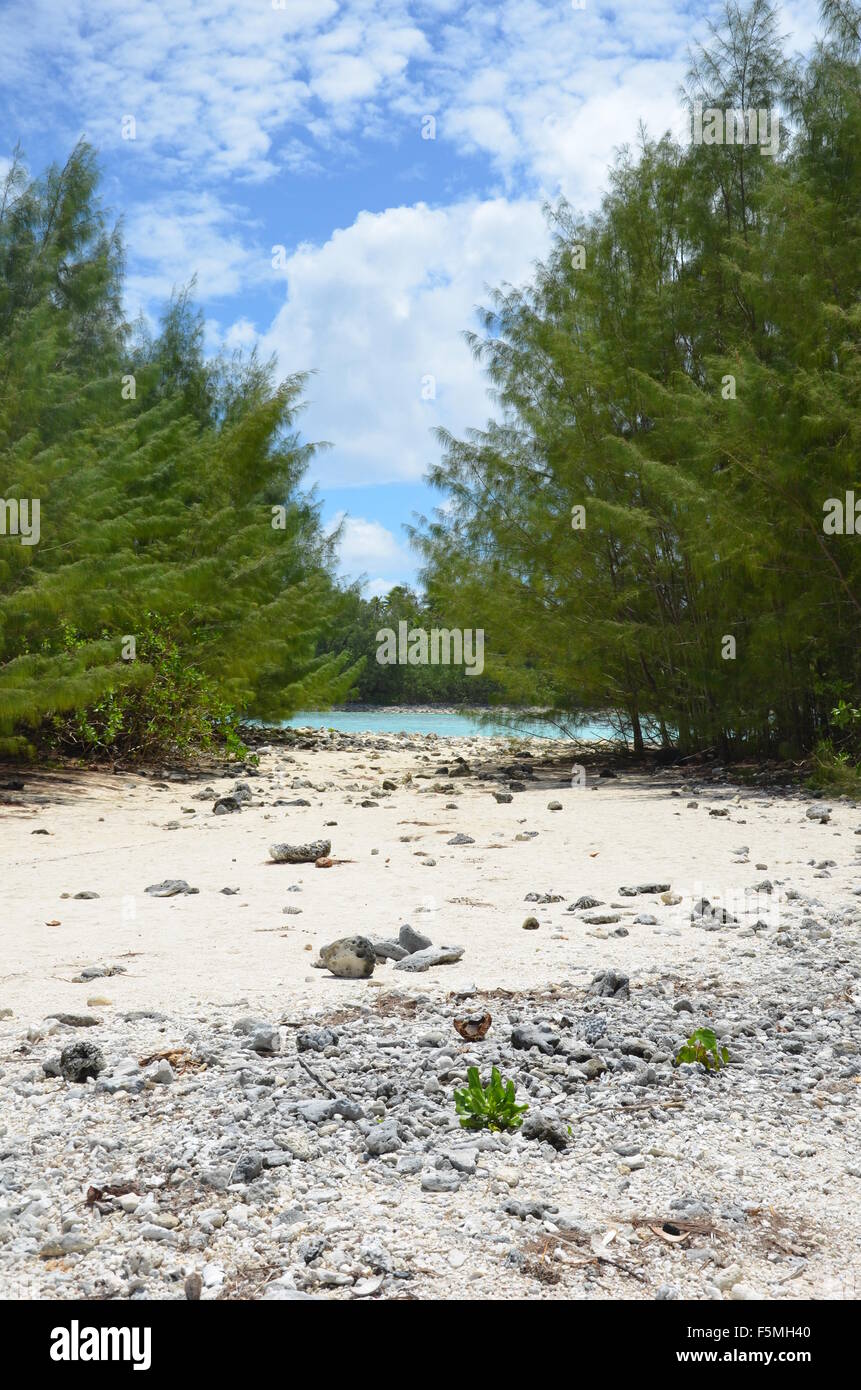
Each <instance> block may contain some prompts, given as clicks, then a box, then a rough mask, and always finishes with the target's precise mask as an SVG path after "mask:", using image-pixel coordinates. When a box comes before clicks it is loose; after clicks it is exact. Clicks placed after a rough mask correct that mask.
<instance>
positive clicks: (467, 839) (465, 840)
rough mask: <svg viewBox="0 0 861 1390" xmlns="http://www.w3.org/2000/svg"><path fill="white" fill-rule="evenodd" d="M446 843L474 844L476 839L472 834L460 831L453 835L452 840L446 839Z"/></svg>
mask: <svg viewBox="0 0 861 1390" xmlns="http://www.w3.org/2000/svg"><path fill="white" fill-rule="evenodd" d="M446 844H447V845H474V844H475V840H474V839H473V838H472V836H471V835H462V834H461V833H460V832H458V834H457V835H454V836H452V838H451V839H450V840H446Z"/></svg>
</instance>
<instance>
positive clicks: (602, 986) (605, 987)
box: [589, 970, 629, 999]
mask: <svg viewBox="0 0 861 1390" xmlns="http://www.w3.org/2000/svg"><path fill="white" fill-rule="evenodd" d="M589 993H590V994H597V995H599V996H600V997H601V998H602V999H627V998H628V994H629V980H628V976H627V975H624V974H623V973H622V971H621V970H599V971H598V973H597V975H595V976H594V977H593V979H592V983H591V985H590V986H589Z"/></svg>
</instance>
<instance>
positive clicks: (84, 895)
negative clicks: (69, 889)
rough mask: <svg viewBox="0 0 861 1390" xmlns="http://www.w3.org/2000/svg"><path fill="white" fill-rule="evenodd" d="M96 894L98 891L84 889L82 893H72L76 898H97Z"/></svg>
mask: <svg viewBox="0 0 861 1390" xmlns="http://www.w3.org/2000/svg"><path fill="white" fill-rule="evenodd" d="M98 896H99V894H98V893H88V892H86V891H84V892H83V893H75V894H74V897H75V898H76V899H77V898H97V897H98Z"/></svg>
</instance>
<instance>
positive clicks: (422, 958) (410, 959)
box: [394, 946, 464, 974]
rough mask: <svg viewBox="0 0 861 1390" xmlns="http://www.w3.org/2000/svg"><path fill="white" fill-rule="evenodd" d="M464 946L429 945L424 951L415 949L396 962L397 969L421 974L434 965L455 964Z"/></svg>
mask: <svg viewBox="0 0 861 1390" xmlns="http://www.w3.org/2000/svg"><path fill="white" fill-rule="evenodd" d="M463 951H464V948H463V946H428V947H427V948H426V949H425V950H422V951H413V952H412V954H411V955H408V956H404V959H403V960H399V961H397V962H396V964H395V966H394V968H395V970H408V971H409V972H410V973H411V974H420V973H421V972H423V971H425V970H429V969H430V967H431V966H432V965H455V964H456V963H457V961H459V960H460V958H461V956H462V955H463Z"/></svg>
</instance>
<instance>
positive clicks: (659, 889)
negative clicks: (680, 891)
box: [619, 883, 672, 898]
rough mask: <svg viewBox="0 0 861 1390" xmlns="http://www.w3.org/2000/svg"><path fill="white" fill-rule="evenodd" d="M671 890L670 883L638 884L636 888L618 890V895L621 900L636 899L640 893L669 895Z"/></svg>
mask: <svg viewBox="0 0 861 1390" xmlns="http://www.w3.org/2000/svg"><path fill="white" fill-rule="evenodd" d="M671 888H672V884H671V883H640V884H638V885H637V887H636V888H620V889H619V894H620V896H621V897H623V898H636V897H637V896H638V895H639V894H640V893H669V892H670V890H671Z"/></svg>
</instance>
